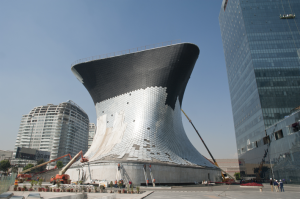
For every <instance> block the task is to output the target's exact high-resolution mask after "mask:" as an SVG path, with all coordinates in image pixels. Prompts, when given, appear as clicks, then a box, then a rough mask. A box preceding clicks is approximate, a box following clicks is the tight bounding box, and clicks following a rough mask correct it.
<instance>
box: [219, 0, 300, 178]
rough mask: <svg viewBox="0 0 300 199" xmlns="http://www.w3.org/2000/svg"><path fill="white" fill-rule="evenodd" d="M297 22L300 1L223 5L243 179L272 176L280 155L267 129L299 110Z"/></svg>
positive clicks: (242, 0) (234, 0)
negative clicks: (293, 111)
mask: <svg viewBox="0 0 300 199" xmlns="http://www.w3.org/2000/svg"><path fill="white" fill-rule="evenodd" d="M299 17H300V1H299V0H271V1H270V0H223V2H222V6H221V10H220V14H219V22H220V28H221V35H222V41H223V48H224V54H225V61H226V68H227V75H228V83H229V89H230V97H231V105H232V112H233V120H234V127H235V134H236V143H237V150H238V155H239V161H240V169H241V174H242V176H248V177H258V176H259V177H261V178H264V179H266V176H267V173H268V175H273V174H272V172H271V170H270V168H271V167H272V161H273V160H272V157H273V156H272V153H274V154H273V155H275V154H280V149H279V148H278V149H277V151H273V152H272V151H270V150H269V147H270V143H271V141H272V139H273V137H272V136H274V135H275V134H274V133H275V132H273V133H270V134H268V133H267V130H266V129H268V128H269V127H271V126H272V125H274V124H276V123H277V122H278V121H280V120H282V119H283V118H284V117H285V116H287V115H289V114H290V112H291V110H292V109H294V108H295V107H297V106H299V105H300V58H299V57H300V20H299ZM283 136H284V135H283ZM299 147H300V144H299ZM273 158H276V157H275V156H274V157H273ZM299 170H300V165H299ZM267 171H268V172H267ZM264 172H265V173H264ZM270 173H271V174H270Z"/></svg>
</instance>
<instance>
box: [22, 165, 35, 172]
mask: <svg viewBox="0 0 300 199" xmlns="http://www.w3.org/2000/svg"><path fill="white" fill-rule="evenodd" d="M31 167H34V166H33V164H27V165H26V166H25V167H24V168H23V171H25V170H26V169H30V168H31Z"/></svg>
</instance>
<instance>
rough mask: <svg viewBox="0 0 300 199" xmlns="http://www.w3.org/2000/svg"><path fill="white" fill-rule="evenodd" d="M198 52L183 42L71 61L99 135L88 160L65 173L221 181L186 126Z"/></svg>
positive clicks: (108, 177) (163, 180)
mask: <svg viewBox="0 0 300 199" xmlns="http://www.w3.org/2000/svg"><path fill="white" fill-rule="evenodd" d="M199 53H200V50H199V48H198V47H197V46H196V45H194V44H191V43H178V44H171V45H164V46H162V47H156V46H155V47H154V48H153V47H152V48H150V49H146V48H145V49H143V50H138V49H136V50H128V51H126V52H125V53H124V51H123V52H122V53H120V54H117V53H113V54H110V55H108V56H104V57H103V56H102V57H93V58H91V59H87V60H86V59H85V60H79V61H78V62H76V63H75V64H73V66H72V72H73V73H74V75H75V76H76V78H77V79H78V80H79V81H80V82H81V83H82V84H83V85H84V86H85V88H86V89H87V90H88V92H89V94H90V95H91V97H92V99H93V101H94V104H95V108H96V112H97V125H96V128H97V130H96V134H95V137H94V140H93V143H92V145H91V147H90V148H89V150H88V151H87V153H86V154H85V156H86V157H87V158H88V159H89V162H88V163H84V164H81V163H79V162H77V163H76V164H74V165H73V166H72V167H71V168H70V169H69V170H68V171H67V173H68V174H69V175H70V176H71V178H72V180H76V181H77V180H78V179H81V180H83V181H86V182H89V181H90V180H91V179H103V180H104V179H105V180H107V181H115V180H120V179H123V180H124V182H126V183H127V182H129V181H131V182H133V183H135V184H141V183H145V182H146V181H147V180H149V183H151V182H152V181H153V180H154V179H155V182H156V183H161V184H163V183H193V182H195V181H197V182H199V181H203V180H207V181H208V180H210V181H219V180H220V179H221V172H220V170H219V169H218V168H217V167H216V166H214V165H213V164H212V163H211V162H209V161H208V160H207V159H206V158H205V157H203V156H202V155H201V154H200V153H199V152H198V151H197V150H196V149H195V148H194V146H193V145H192V144H191V142H190V140H189V139H188V137H187V135H186V133H185V131H184V128H183V125H182V118H181V104H182V101H183V95H184V91H185V88H186V86H187V83H188V81H189V78H190V76H191V73H192V71H193V68H194V65H195V63H196V61H197V59H198V56H199ZM119 164H120V170H119V168H118V166H119ZM150 165H151V172H150V169H149V166H150ZM144 168H146V169H144Z"/></svg>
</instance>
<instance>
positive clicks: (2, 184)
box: [0, 173, 17, 194]
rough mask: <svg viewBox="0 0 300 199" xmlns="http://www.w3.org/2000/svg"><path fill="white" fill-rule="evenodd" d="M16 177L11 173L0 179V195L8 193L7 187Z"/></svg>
mask: <svg viewBox="0 0 300 199" xmlns="http://www.w3.org/2000/svg"><path fill="white" fill-rule="evenodd" d="M16 176H17V174H16V173H12V174H11V175H10V176H1V177H0V194H2V193H4V192H7V191H8V189H9V187H10V186H11V185H13V184H14V182H15V179H16Z"/></svg>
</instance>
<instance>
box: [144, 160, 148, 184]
mask: <svg viewBox="0 0 300 199" xmlns="http://www.w3.org/2000/svg"><path fill="white" fill-rule="evenodd" d="M143 171H144V176H145V182H146V186H147V187H148V183H147V179H148V177H147V171H146V164H144V165H143Z"/></svg>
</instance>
